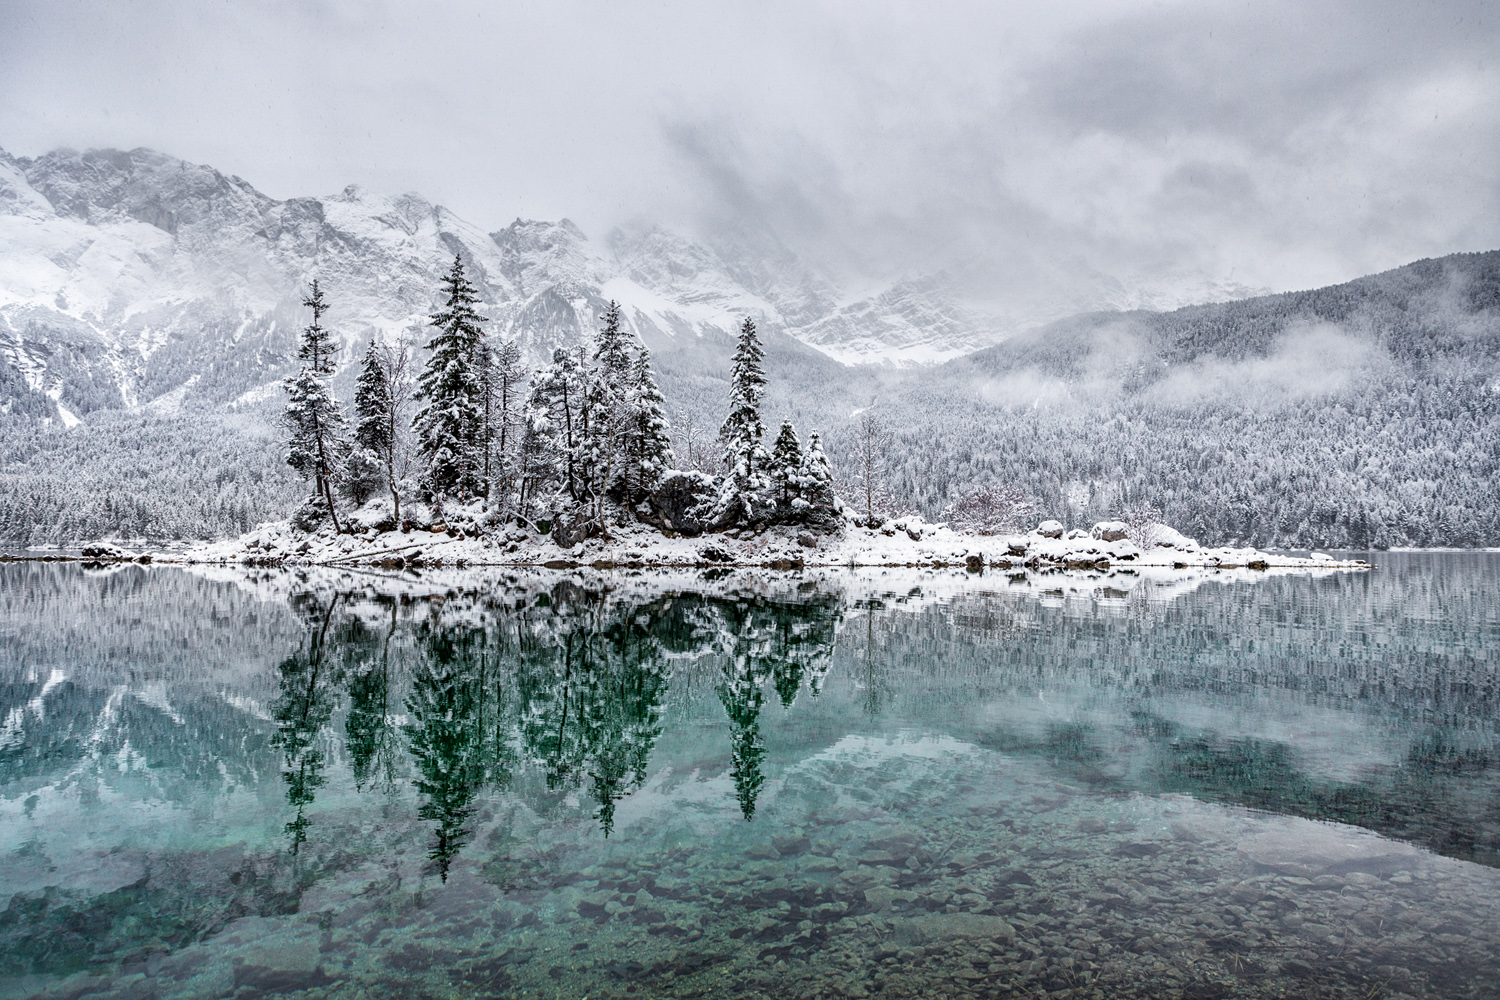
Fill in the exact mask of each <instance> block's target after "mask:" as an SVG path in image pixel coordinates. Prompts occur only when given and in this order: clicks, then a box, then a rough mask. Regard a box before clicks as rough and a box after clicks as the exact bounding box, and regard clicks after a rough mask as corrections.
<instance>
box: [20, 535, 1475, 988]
mask: <svg viewBox="0 0 1500 1000" xmlns="http://www.w3.org/2000/svg"><path fill="white" fill-rule="evenodd" d="M1379 561H1380V563H1381V565H1380V567H1379V568H1378V569H1376V570H1375V571H1373V572H1370V573H1365V574H1330V575H1324V576H1319V577H1313V576H1265V577H1263V578H1261V579H1259V581H1258V582H1254V583H1250V582H1243V581H1238V580H1228V581H1210V582H1204V583H1201V584H1199V585H1196V586H1195V585H1192V584H1182V585H1172V584H1170V583H1166V582H1156V583H1153V582H1151V581H1141V580H1139V579H1136V578H1129V577H1116V578H1113V579H1111V580H1092V581H1082V582H1079V581H1077V580H1076V579H1075V580H1072V581H1068V580H1066V579H1065V578H1062V577H1052V578H1041V579H1038V578H1027V577H1025V576H1017V577H1015V578H1007V577H1003V576H1002V577H1000V578H998V579H996V578H995V577H993V576H987V577H985V578H983V579H975V580H973V581H972V582H971V583H970V584H966V585H964V586H962V587H956V586H954V585H953V584H952V583H951V582H950V583H944V584H942V585H940V586H939V585H928V586H926V587H925V588H924V587H923V585H922V584H921V583H920V582H919V583H917V584H915V585H914V584H913V583H912V582H911V579H912V578H909V577H902V578H900V582H899V585H898V583H897V582H896V578H892V581H891V583H890V585H889V586H884V585H882V584H881V583H880V582H879V580H878V578H875V579H874V582H873V583H872V582H869V581H870V580H871V579H872V578H866V582H865V583H861V584H858V585H854V584H846V585H841V584H838V583H837V582H836V581H835V582H829V581H824V582H817V581H812V580H804V581H800V582H799V581H798V580H797V578H795V577H785V576H784V577H780V578H779V579H778V580H777V581H776V582H775V583H773V584H770V585H766V584H757V583H755V582H754V581H753V580H749V579H748V578H746V579H739V578H736V577H733V576H728V577H724V576H720V577H719V578H718V579H712V578H703V579H700V580H698V581H697V582H692V581H686V582H685V579H686V578H676V579H675V580H673V581H671V586H670V587H669V586H667V582H666V581H662V582H659V583H653V582H652V580H651V578H649V577H641V576H639V575H637V576H635V577H630V578H628V579H627V578H625V577H620V578H618V579H614V580H610V579H609V578H607V577H600V578H596V579H594V580H592V581H590V580H579V579H568V578H565V577H564V576H562V575H555V576H552V577H549V578H543V577H526V578H520V577H516V578H513V579H510V580H506V579H504V578H501V577H496V576H493V575H492V576H489V577H484V578H480V577H477V576H476V577H475V578H474V579H473V580H471V581H467V582H466V581H464V580H463V579H462V578H451V579H450V581H449V584H448V585H445V586H442V587H434V586H432V585H431V584H430V582H423V581H419V580H418V581H413V582H410V583H409V584H404V585H398V584H396V583H394V582H392V581H389V580H384V579H379V578H374V577H360V576H353V575H351V576H347V577H343V578H339V579H333V578H321V577H320V578H313V579H308V578H298V577H296V576H295V575H291V574H287V575H276V576H261V577H256V578H248V577H242V578H236V577H234V576H233V575H229V574H226V575H225V576H224V577H223V578H222V579H215V578H211V577H206V576H199V575H192V574H189V573H185V572H182V571H177V570H171V569H162V568H146V567H133V566H132V567H127V568H124V569H120V570H118V571H111V572H106V571H89V570H86V569H83V568H80V567H78V566H76V565H44V564H34V563H31V564H0V907H3V911H0V995H3V996H7V997H26V996H51V997H68V998H77V997H84V996H90V997H132V998H155V997H183V998H188V997H228V996H234V997H240V998H248V997H261V996H284V995H294V994H295V995H297V996H304V997H340V998H343V997H350V998H352V997H366V996H368V997H489V996H493V997H574V998H581V997H585V996H587V997H591V998H606V997H627V996H635V997H739V996H765V997H798V996H807V997H836V996H850V997H866V996H869V997H908V996H922V997H932V996H951V997H968V996H976V997H993V996H1011V995H1014V996H1042V995H1047V996H1053V997H1061V996H1072V997H1137V996H1138V997H1185V998H1190V1000H1192V998H1222V997H1241V996H1243V997H1261V996H1266V997H1307V998H1312V997H1351V998H1352V997H1360V998H1375V997H1402V996H1411V997H1496V996H1500V871H1497V868H1500V725H1497V722H1500V687H1497V679H1500V588H1497V584H1500V556H1497V555H1485V554H1451V555H1450V554H1444V555H1426V554H1422V555H1415V554H1389V555H1382V556H1381V557H1380V560H1379ZM455 581H456V582H455Z"/></svg>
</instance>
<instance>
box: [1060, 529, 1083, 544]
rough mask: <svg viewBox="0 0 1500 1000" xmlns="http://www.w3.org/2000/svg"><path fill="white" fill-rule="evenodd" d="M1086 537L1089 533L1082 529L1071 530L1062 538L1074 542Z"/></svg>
mask: <svg viewBox="0 0 1500 1000" xmlns="http://www.w3.org/2000/svg"><path fill="white" fill-rule="evenodd" d="M1088 537H1089V533H1088V532H1087V531H1084V530H1083V529H1082V528H1071V529H1069V531H1068V533H1067V534H1066V535H1063V538H1065V539H1067V540H1068V541H1070V542H1076V541H1078V540H1079V539H1083V538H1088Z"/></svg>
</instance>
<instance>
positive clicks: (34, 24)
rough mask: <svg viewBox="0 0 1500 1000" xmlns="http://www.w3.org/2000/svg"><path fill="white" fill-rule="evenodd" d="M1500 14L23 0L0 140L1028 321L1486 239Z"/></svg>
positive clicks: (1327, 271)
mask: <svg viewBox="0 0 1500 1000" xmlns="http://www.w3.org/2000/svg"><path fill="white" fill-rule="evenodd" d="M1496 29H1497V17H1496V15H1495V13H1494V12H1493V8H1492V6H1491V5H1487V4H1482V3H1472V2H1444V3H1439V4H1432V5H1423V6H1413V5H1407V4H1396V3H1359V4H1353V3H1336V4H1321V5H1318V7H1317V8H1316V10H1314V9H1312V8H1308V7H1306V6H1304V5H1294V4H1290V3H1271V4H1260V5H1255V6H1254V7H1253V8H1246V7H1244V6H1242V5H1231V4H1227V3H1209V4H1197V3H1195V4H1182V3H1172V4H1156V3H1143V2H1095V3H1081V4H1073V5H1067V6H1066V7H1058V6H1054V5H1049V6H1047V7H1043V8H1038V7H1036V5H1020V4H1002V5H990V6H986V7H977V6H976V5H971V4H924V5H921V6H920V8H907V7H902V6H898V5H887V4H863V5H858V6H845V5H827V6H812V5H800V4H791V3H771V4H757V5H748V4H718V5H712V6H711V7H705V6H702V5H694V4H688V3H667V4H660V5H653V6H652V7H650V8H649V9H648V8H633V7H632V8H624V7H612V6H604V5H593V4H580V3H549V4H541V3H519V4H507V5H505V6H504V7H503V8H497V7H494V6H492V5H489V4H481V3H444V4H435V5H426V6H424V7H422V8H420V9H418V8H413V7H409V6H407V5H400V4H394V3H388V4H381V3H376V4H352V3H338V2H323V3H310V4H302V3H297V4H293V3H270V4H258V5H253V6H251V5H234V6H226V5H221V4H208V3H197V4H192V3H188V4H179V3H170V4H168V3H160V2H155V3H140V4H129V5H108V6H103V7H100V6H98V5H92V4H82V3H39V2H30V0H20V2H13V3H9V4H6V5H5V7H4V9H3V10H0V87H3V88H4V91H5V93H6V95H7V99H6V101H5V103H4V106H3V107H0V147H3V148H5V149H6V150H8V151H9V152H11V153H12V154H16V155H36V154H40V153H42V152H44V151H46V150H49V149H52V148H54V147H57V146H72V147H79V148H82V147H88V146H106V145H108V146H118V147H122V148H132V147H135V146H141V145H146V146H152V147H155V148H159V149H161V150H162V151H164V152H169V153H171V154H173V155H177V156H181V157H184V158H187V159H189V160H193V161H196V162H205V163H211V164H213V165H215V166H217V167H219V168H220V169H223V170H225V171H226V172H232V173H235V174H238V175H240V176H244V177H246V178H249V179H252V180H253V182H254V183H256V184H257V185H258V186H260V187H262V188H263V189H264V190H266V191H267V192H268V193H269V194H272V195H273V196H276V197H290V196H295V195H304V194H322V193H328V192H332V191H337V190H340V189H342V188H343V186H344V185H346V184H348V183H351V182H357V183H360V184H363V185H365V186H366V187H368V188H370V189H372V190H376V191H388V192H394V191H401V190H408V189H411V190H418V191H421V192H422V193H423V194H425V195H426V196H428V197H430V198H432V199H433V200H435V201H438V202H440V203H443V204H445V205H447V206H448V207H450V208H452V209H453V210H454V211H456V212H458V213H459V214H460V215H463V216H464V217H466V218H470V219H472V220H474V221H476V222H478V223H480V224H481V225H484V226H487V227H489V228H500V227H502V226H503V225H505V224H506V223H508V222H509V221H510V219H512V218H514V217H517V216H523V217H539V218H559V217H564V216H567V217H571V218H573V219H574V220H575V221H577V222H578V223H579V224H580V225H582V226H583V228H584V229H585V230H586V231H587V232H589V233H590V234H591V235H592V236H593V237H594V238H595V239H596V240H602V239H603V237H604V236H605V235H606V234H607V233H608V231H609V230H610V229H611V228H612V227H614V226H616V225H619V224H621V223H625V222H631V221H639V220H643V219H644V220H649V221H654V222H660V223H662V224H665V225H668V226H670V227H674V228H678V229H681V230H684V231H687V232H689V233H691V234H692V235H694V236H696V237H698V238H701V239H704V240H706V241H707V242H709V243H711V244H717V245H721V246H723V245H732V244H734V243H736V242H744V241H746V240H751V241H757V240H758V241H762V242H763V241H765V240H767V239H775V240H777V241H780V242H782V243H784V244H785V245H787V246H789V247H790V248H791V249H792V250H794V251H795V252H796V253H797V254H799V255H800V256H801V257H802V258H803V260H804V261H805V262H806V263H807V264H808V265H809V266H810V267H812V268H813V269H814V270H815V271H817V272H818V273H820V274H823V275H825V276H827V277H828V278H829V280H831V281H833V282H835V283H836V284H838V285H839V286H840V287H843V288H846V289H858V288H863V287H865V286H869V285H875V286H879V285H881V284H883V283H888V282H890V281H893V280H896V279H897V278H900V277H903V276H911V275H935V276H939V277H940V278H941V280H942V281H944V282H946V283H947V284H948V285H949V286H950V287H951V288H952V290H953V292H954V294H956V295H958V296H960V297H961V298H963V299H964V300H966V301H968V302H970V303H971V304H974V305H976V306H978V307H981V308H983V309H985V310H987V311H989V312H992V313H995V314H997V315H999V316H1002V317H1006V318H1009V319H1011V320H1013V321H1015V322H1029V321H1041V320H1045V319H1050V318H1052V317H1055V316H1059V315H1063V314H1065V313H1068V312H1074V311H1079V310H1082V309H1093V308H1105V307H1133V306H1175V305H1180V304H1184V303H1185V302H1190V301H1199V300H1208V299H1220V298H1228V297H1235V296H1237V295H1242V294H1245V293H1248V292H1251V291H1257V290H1282V289H1291V288H1307V287H1313V286H1317V285H1322V284H1328V283H1332V282H1335V281H1339V280H1346V279H1348V278H1351V277H1354V276H1356V275H1358V274H1362V273H1369V272H1372V271H1378V270H1381V269H1383V268H1388V267H1392V266H1396V265H1398V264H1401V263H1404V262H1406V261H1409V260H1412V259H1415V258H1419V257H1423V256H1430V255H1438V254H1444V253H1450V252H1455V251H1463V250H1476V249H1484V248H1488V247H1492V246H1495V245H1497V243H1500V211H1497V209H1500V186H1497V185H1495V183H1494V181H1493V175H1492V169H1491V167H1492V159H1493V151H1494V149H1496V148H1500V117H1497V114H1496V111H1495V109H1496V108H1497V107H1500V100H1497V98H1500V69H1497V67H1496V66H1495V64H1494V60H1493V53H1494V52H1495V51H1497V48H1496V41H1497V30H1496Z"/></svg>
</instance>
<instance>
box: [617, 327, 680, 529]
mask: <svg viewBox="0 0 1500 1000" xmlns="http://www.w3.org/2000/svg"><path fill="white" fill-rule="evenodd" d="M630 382H631V427H630V433H629V436H628V440H629V449H630V471H629V475H628V481H627V483H626V489H627V491H628V496H627V500H626V502H627V503H629V504H634V503H638V502H639V501H640V499H641V498H643V497H645V496H646V495H647V494H649V493H650V492H651V491H652V490H653V489H655V488H656V485H657V483H659V482H660V481H661V477H662V475H663V474H664V473H666V472H667V470H668V469H670V468H672V463H673V457H672V429H671V426H670V425H669V424H668V422H667V415H666V411H665V407H666V399H664V398H663V397H662V394H661V390H660V389H659V388H657V385H656V376H655V375H653V374H652V372H651V352H650V351H648V350H646V349H645V348H644V347H642V348H641V350H640V353H639V354H637V355H636V358H635V362H634V364H633V366H632V368H631V373H630Z"/></svg>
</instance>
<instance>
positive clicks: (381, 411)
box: [344, 340, 400, 518]
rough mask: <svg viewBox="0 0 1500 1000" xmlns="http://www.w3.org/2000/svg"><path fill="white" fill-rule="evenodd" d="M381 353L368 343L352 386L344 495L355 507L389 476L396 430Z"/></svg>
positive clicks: (378, 348)
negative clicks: (350, 436)
mask: <svg viewBox="0 0 1500 1000" xmlns="http://www.w3.org/2000/svg"><path fill="white" fill-rule="evenodd" d="M380 353H381V352H380V347H379V345H378V344H376V342H375V341H374V340H371V341H370V345H369V346H368V347H366V348H365V358H364V362H363V363H362V364H361V365H360V370H359V378H358V379H357V380H356V381H355V383H354V421H355V423H354V440H353V442H352V446H351V447H350V449H349V456H348V459H347V460H346V472H345V476H344V492H345V493H346V494H347V495H348V496H349V498H350V499H351V500H353V501H354V502H355V503H356V504H363V503H364V502H365V501H366V500H368V499H369V498H370V497H371V496H373V495H374V494H375V492H376V491H377V490H380V489H382V488H383V487H384V486H385V485H386V483H387V482H388V481H389V476H390V467H391V450H392V447H393V446H394V444H395V427H394V424H393V421H394V416H393V413H392V409H391V391H390V388H391V387H390V383H389V382H388V381H387V378H386V370H385V369H386V366H385V364H384V361H383V359H382V358H381V356H380ZM393 495H394V494H393ZM396 516H397V517H398V518H399V517H400V512H399V511H397V512H396Z"/></svg>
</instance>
